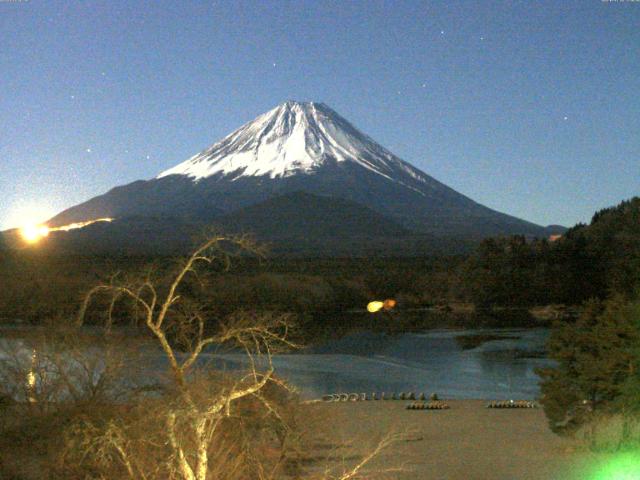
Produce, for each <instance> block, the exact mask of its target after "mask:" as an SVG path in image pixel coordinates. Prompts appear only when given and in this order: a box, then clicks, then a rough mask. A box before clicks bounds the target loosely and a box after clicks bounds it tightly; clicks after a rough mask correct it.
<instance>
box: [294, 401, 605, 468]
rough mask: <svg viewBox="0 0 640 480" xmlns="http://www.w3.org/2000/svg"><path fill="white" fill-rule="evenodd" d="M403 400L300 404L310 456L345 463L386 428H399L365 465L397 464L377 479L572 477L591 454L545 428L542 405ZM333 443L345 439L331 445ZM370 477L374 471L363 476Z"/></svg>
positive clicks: (588, 461) (590, 460)
mask: <svg viewBox="0 0 640 480" xmlns="http://www.w3.org/2000/svg"><path fill="white" fill-rule="evenodd" d="M407 403H409V402H406V401H368V402H345V403H315V404H308V405H305V406H304V407H303V409H304V410H303V413H304V415H305V423H308V424H309V428H310V430H311V431H312V432H313V436H314V443H315V445H316V450H317V452H316V453H317V454H321V453H322V451H323V450H324V451H325V452H326V454H327V455H329V456H331V457H333V462H334V464H335V465H338V464H339V463H341V462H342V459H343V457H344V458H345V459H346V463H350V462H351V463H353V462H354V461H356V460H357V459H358V458H359V456H361V455H362V454H363V453H364V452H366V451H368V450H370V449H371V448H372V446H373V445H375V444H376V442H377V441H378V440H379V439H380V438H381V437H382V436H384V435H385V433H386V432H390V431H395V432H402V433H406V434H407V438H406V439H405V440H403V441H400V442H398V443H396V444H394V445H393V446H391V447H390V448H389V449H388V450H386V451H385V452H384V453H383V454H381V456H380V457H379V458H378V459H377V460H376V461H374V462H373V463H372V467H373V469H379V470H380V469H385V468H391V467H397V466H402V467H403V469H404V470H405V471H401V472H393V473H389V474H387V475H386V476H384V477H382V478H393V479H396V478H397V479H413V480H415V479H424V480H431V479H434V480H436V479H438V480H444V479H446V480H449V479H450V480H488V479H496V480H534V479H535V480H565V479H566V480H573V479H576V480H577V479H583V480H584V479H586V478H588V476H586V475H587V474H586V473H585V470H586V469H588V466H589V465H591V464H592V463H593V462H594V461H598V460H599V461H602V460H603V459H605V456H604V455H598V456H596V455H594V454H592V453H591V452H589V451H588V450H585V449H583V448H582V447H581V445H580V444H579V443H578V442H577V441H575V440H570V439H566V438H562V437H559V436H557V435H555V434H554V433H552V432H551V431H550V430H549V428H548V427H547V420H546V418H545V416H544V412H543V411H542V409H539V408H538V409H488V408H486V404H487V402H486V401H484V400H451V401H448V402H447V403H448V404H449V405H450V407H451V408H450V409H449V410H437V411H429V410H406V405H407ZM338 445H345V446H346V445H352V447H345V448H344V449H340V450H336V449H335V447H336V446H338ZM367 478H378V477H367Z"/></svg>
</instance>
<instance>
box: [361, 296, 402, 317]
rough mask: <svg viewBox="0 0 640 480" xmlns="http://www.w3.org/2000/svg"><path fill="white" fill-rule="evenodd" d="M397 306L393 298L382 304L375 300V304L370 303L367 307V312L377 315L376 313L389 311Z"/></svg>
mask: <svg viewBox="0 0 640 480" xmlns="http://www.w3.org/2000/svg"><path fill="white" fill-rule="evenodd" d="M395 306H396V301H395V300H393V299H391V298H388V299H386V300H385V301H384V302H381V301H380V300H375V301H373V302H369V304H368V305H367V312H369V313H376V312H379V311H380V310H385V311H389V310H391V309H392V308H393V307H395Z"/></svg>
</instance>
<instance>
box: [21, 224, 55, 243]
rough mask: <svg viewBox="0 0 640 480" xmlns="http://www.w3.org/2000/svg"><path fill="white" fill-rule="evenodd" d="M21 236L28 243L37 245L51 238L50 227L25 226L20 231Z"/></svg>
mask: <svg viewBox="0 0 640 480" xmlns="http://www.w3.org/2000/svg"><path fill="white" fill-rule="evenodd" d="M20 234H21V235H22V238H24V240H25V241H26V242H27V243H37V242H39V241H40V240H42V239H43V238H44V237H47V236H49V227H47V226H46V225H33V224H32V225H25V226H24V227H22V228H21V229H20Z"/></svg>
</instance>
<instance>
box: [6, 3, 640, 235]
mask: <svg viewBox="0 0 640 480" xmlns="http://www.w3.org/2000/svg"><path fill="white" fill-rule="evenodd" d="M0 40H1V44H0V85H1V87H2V88H1V90H0V127H1V129H0V166H1V168H2V173H1V175H0V228H8V227H12V226H18V225H20V224H21V223H22V222H24V221H26V220H38V221H42V220H45V219H47V218H49V217H50V216H52V215H53V214H55V213H57V212H59V211H60V210H62V209H64V208H66V207H69V206H72V205H74V204H77V203H80V202H82V201H84V200H87V199H88V198H90V197H92V196H95V195H98V194H101V193H104V192H105V191H107V190H108V189H110V188H112V187H114V186H116V185H121V184H124V183H128V182H131V181H134V180H137V179H147V178H151V177H154V176H155V175H156V174H158V173H159V172H161V171H163V170H165V169H167V168H169V167H171V166H173V165H175V164H177V163H179V162H181V161H183V160H185V159H186V158H188V157H190V156H191V155H193V154H195V153H197V152H199V151H200V150H202V149H203V148H205V147H207V146H209V145H210V144H212V143H214V142H215V141H217V140H219V139H221V138H222V137H223V136H225V135H226V134H228V133H230V132H231V131H232V130H234V129H236V128H237V127H239V126H240V125H241V124H243V123H245V122H247V121H250V120H252V119H253V118H254V117H255V116H257V115H259V114H261V113H263V112H265V111H267V110H269V109H271V108H273V107H275V106H276V105H278V104H279V103H282V102H283V101H285V100H288V99H294V100H304V101H320V102H325V103H327V104H328V105H329V106H330V107H332V108H333V109H335V110H336V111H337V112H338V113H340V114H341V115H342V116H344V117H345V118H347V119H348V120H349V121H351V122H352V123H353V124H354V125H355V126H356V127H358V128H359V129H360V130H362V131H364V132H365V133H367V134H368V135H370V136H371V137H373V139H375V140H376V141H378V142H379V143H381V144H382V145H383V146H385V147H387V148H388V149H390V150H391V151H392V152H394V153H396V154H397V155H398V156H400V157H401V158H403V159H404V160H406V161H408V162H410V163H412V164H414V165H415V166H417V167H418V168H420V169H422V170H424V171H425V172H426V173H428V174H429V175H431V176H433V177H435V178H436V179H438V180H440V181H442V182H444V183H445V184H447V185H449V186H451V187H453V188H454V189H456V190H458V191H459V192H461V193H463V194H465V195H467V196H469V197H471V198H473V199H474V200H476V201H478V202H480V203H483V204H485V205H487V206H489V207H491V208H494V209H497V210H500V211H503V212H506V213H509V214H512V215H515V216H518V217H521V218H524V219H527V220H530V221H533V222H536V223H539V224H544V225H546V224H551V223H560V224H564V225H567V226H570V225H573V224H574V223H576V222H578V221H589V219H590V217H591V215H592V213H593V212H594V211H595V210H597V209H599V208H603V207H606V206H609V205H612V204H615V203H618V202H619V201H621V200H623V199H625V198H629V197H631V196H633V195H638V194H640V1H629V0H627V1H617V2H613V1H601V0H579V1H575V2H574V1H566V0H553V1H536V2H533V1H522V2H518V1H514V2H495V1H484V2H480V1H468V2H461V1H451V0H449V1H443V2H436V1H433V2H401V1H389V2H379V1H361V2H346V1H336V2H326V1H295V2H275V1H253V2H223V1H207V2H204V1H184V0H180V1H176V0H153V1H139V0H135V1H134V0H128V1H124V0H106V1H93V0H82V1H74V0H61V1H54V0H46V1H45V0H29V1H7V0H0Z"/></svg>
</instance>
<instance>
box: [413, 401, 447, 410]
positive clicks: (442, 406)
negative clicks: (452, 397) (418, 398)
mask: <svg viewBox="0 0 640 480" xmlns="http://www.w3.org/2000/svg"><path fill="white" fill-rule="evenodd" d="M448 408H449V404H447V403H445V402H443V401H440V400H432V401H429V402H411V403H410V404H409V405H407V410H447V409H448Z"/></svg>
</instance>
